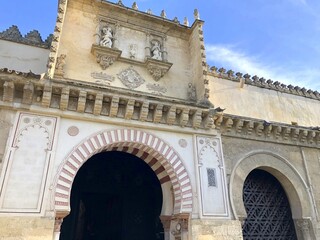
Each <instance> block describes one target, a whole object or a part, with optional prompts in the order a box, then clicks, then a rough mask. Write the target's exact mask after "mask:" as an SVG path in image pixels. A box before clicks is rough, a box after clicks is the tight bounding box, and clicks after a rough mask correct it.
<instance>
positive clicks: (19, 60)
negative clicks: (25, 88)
mask: <svg viewBox="0 0 320 240" xmlns="http://www.w3.org/2000/svg"><path fill="white" fill-rule="evenodd" d="M0 46H1V47H0V68H8V69H11V70H15V71H21V72H26V73H27V72H29V71H32V72H33V73H36V74H41V73H45V72H46V70H47V61H48V57H49V49H44V48H39V47H33V46H30V45H25V44H21V43H14V42H11V41H6V40H0Z"/></svg>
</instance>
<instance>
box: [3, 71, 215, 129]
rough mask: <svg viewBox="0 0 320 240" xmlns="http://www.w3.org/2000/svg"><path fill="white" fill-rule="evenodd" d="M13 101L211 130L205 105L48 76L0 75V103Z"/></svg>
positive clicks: (209, 113) (210, 117) (209, 115)
mask: <svg viewBox="0 0 320 240" xmlns="http://www.w3.org/2000/svg"><path fill="white" fill-rule="evenodd" d="M1 102H2V104H4V105H5V106H6V107H10V104H12V107H13V105H15V103H21V104H25V107H26V108H28V106H31V105H34V106H37V107H42V108H51V109H57V110H61V111H70V112H78V113H86V114H92V115H95V116H100V117H101V116H102V117H109V118H110V117H111V118H120V119H125V120H135V121H140V122H149V123H156V124H165V125H172V126H180V127H186V128H194V129H212V128H213V118H212V113H211V112H210V111H209V109H207V108H202V107H198V106H190V105H189V104H188V102H187V103H183V102H179V103H177V102H176V101H174V100H168V99H164V98H157V97H155V96H148V95H145V94H142V93H141V95H137V94H135V95H133V94H132V93H130V92H125V91H123V92H121V91H118V90H117V89H113V90H112V89H108V88H103V87H101V86H94V85H90V84H89V83H87V84H85V83H77V82H74V81H73V82H66V81H61V80H54V79H52V80H49V79H40V80H39V79H26V78H23V77H21V79H14V80H7V78H3V77H1V76H0V106H1Z"/></svg>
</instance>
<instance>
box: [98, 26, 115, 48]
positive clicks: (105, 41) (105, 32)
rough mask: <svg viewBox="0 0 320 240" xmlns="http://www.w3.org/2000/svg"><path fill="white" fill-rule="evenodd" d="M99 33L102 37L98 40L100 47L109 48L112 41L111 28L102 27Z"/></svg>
mask: <svg viewBox="0 0 320 240" xmlns="http://www.w3.org/2000/svg"><path fill="white" fill-rule="evenodd" d="M101 32H102V36H101V40H100V46H103V47H109V48H111V47H112V41H113V33H112V29H111V27H103V28H102V30H101Z"/></svg>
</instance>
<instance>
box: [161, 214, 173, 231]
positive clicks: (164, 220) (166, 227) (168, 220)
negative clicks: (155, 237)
mask: <svg viewBox="0 0 320 240" xmlns="http://www.w3.org/2000/svg"><path fill="white" fill-rule="evenodd" d="M171 219H172V216H160V220H161V223H162V225H163V229H164V231H169V229H170V223H171Z"/></svg>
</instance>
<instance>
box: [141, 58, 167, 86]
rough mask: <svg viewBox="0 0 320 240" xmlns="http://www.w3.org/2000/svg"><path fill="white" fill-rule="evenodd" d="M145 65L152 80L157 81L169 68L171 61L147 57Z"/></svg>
mask: <svg viewBox="0 0 320 240" xmlns="http://www.w3.org/2000/svg"><path fill="white" fill-rule="evenodd" d="M145 65H146V67H147V69H148V71H149V73H150V74H151V76H152V77H153V79H154V80H156V81H159V79H160V78H162V77H163V76H164V75H165V74H166V73H167V72H168V71H169V69H170V68H171V66H172V63H169V62H164V61H160V60H156V59H152V58H147V61H146V62H145Z"/></svg>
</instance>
